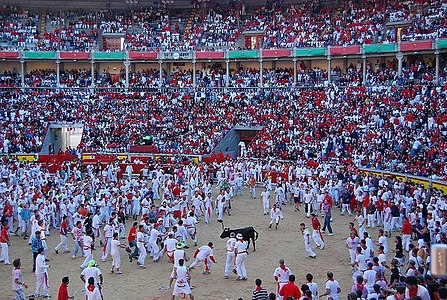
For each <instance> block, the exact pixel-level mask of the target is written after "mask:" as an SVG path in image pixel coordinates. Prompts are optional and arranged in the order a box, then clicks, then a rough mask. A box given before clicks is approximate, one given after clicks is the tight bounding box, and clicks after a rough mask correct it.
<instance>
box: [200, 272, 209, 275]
mask: <svg viewBox="0 0 447 300" xmlns="http://www.w3.org/2000/svg"><path fill="white" fill-rule="evenodd" d="M202 274H203V275H210V274H211V273H210V272H209V271H203V272H202Z"/></svg>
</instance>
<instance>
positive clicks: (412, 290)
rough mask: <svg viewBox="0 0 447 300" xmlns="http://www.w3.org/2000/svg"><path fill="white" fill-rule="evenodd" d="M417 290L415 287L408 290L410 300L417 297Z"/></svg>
mask: <svg viewBox="0 0 447 300" xmlns="http://www.w3.org/2000/svg"><path fill="white" fill-rule="evenodd" d="M418 288H419V287H418V286H417V285H416V288H414V289H408V290H409V292H410V299H411V298H413V297H415V296H417V294H418Z"/></svg>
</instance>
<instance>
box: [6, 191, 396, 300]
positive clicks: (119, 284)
mask: <svg viewBox="0 0 447 300" xmlns="http://www.w3.org/2000/svg"><path fill="white" fill-rule="evenodd" d="M259 190H260V189H258V191H259ZM215 194H216V192H215ZM246 195H248V190H246V189H244V196H238V197H236V198H235V200H234V202H233V211H232V215H231V216H225V217H224V222H225V226H229V227H231V228H238V227H244V226H249V225H252V226H254V227H255V229H256V230H257V231H258V232H259V239H258V241H257V242H256V246H257V251H256V252H252V251H251V250H253V248H252V245H250V253H249V256H248V258H247V261H246V266H247V273H248V281H236V278H237V276H236V275H234V274H231V275H230V279H227V280H226V279H224V276H223V271H224V267H225V256H226V251H225V243H226V240H222V239H220V238H219V236H220V233H221V231H222V230H221V224H220V223H218V222H217V221H216V216H215V215H214V216H213V220H212V222H211V224H208V225H207V224H205V222H204V221H202V222H200V224H199V225H198V239H199V242H198V244H199V246H201V245H203V244H206V243H207V242H209V241H213V242H214V244H215V249H214V255H215V257H216V259H217V264H216V265H213V266H212V269H211V274H210V275H202V268H203V265H199V266H198V267H196V268H195V269H194V270H192V280H191V283H192V285H194V286H195V287H196V288H195V289H193V294H194V296H195V298H196V299H198V300H202V299H216V300H217V299H219V300H220V299H229V300H230V299H231V300H236V299H238V298H239V297H241V298H243V299H245V300H246V299H251V292H252V290H253V289H254V280H255V279H256V278H261V279H262V280H263V286H264V287H265V288H266V289H267V290H268V291H269V292H274V291H275V281H274V278H273V272H274V270H275V268H276V267H277V265H278V260H279V259H280V258H284V259H285V262H286V265H287V266H288V267H289V268H291V269H292V271H293V272H294V274H295V275H296V277H297V280H296V283H297V284H299V285H301V284H302V283H305V282H306V279H305V275H306V274H307V273H308V272H310V273H312V274H313V275H314V279H315V282H316V283H317V284H318V290H319V293H323V292H324V284H325V282H326V275H325V274H326V272H327V271H332V272H333V273H334V275H335V279H336V280H338V281H339V283H340V285H341V289H342V293H341V294H340V296H341V299H344V298H345V295H346V294H347V292H348V290H350V289H351V287H352V279H351V278H352V277H351V268H350V266H349V255H348V250H347V249H346V248H345V246H344V241H345V239H346V237H348V227H347V223H348V222H349V221H351V220H352V219H353V217H349V216H346V215H345V216H343V217H341V216H339V213H338V212H337V211H335V212H334V214H333V215H334V220H333V222H332V227H333V229H334V236H327V235H325V236H324V238H325V242H326V248H325V249H323V250H319V249H315V248H316V247H315V245H314V244H313V243H312V248H313V249H314V251H315V252H316V253H317V258H316V259H312V258H309V257H308V255H307V253H306V251H305V248H304V242H303V236H302V234H301V232H300V230H299V224H300V223H301V222H305V223H306V224H308V226H309V227H310V219H307V218H306V217H305V215H304V213H303V209H301V211H300V212H294V208H293V205H286V206H284V207H283V213H284V220H283V221H282V223H281V224H280V226H279V228H278V230H275V229H269V228H268V224H269V220H270V218H269V216H264V215H263V213H262V204H261V200H260V197H259V195H258V197H257V199H254V200H253V199H249V198H248V196H246ZM272 196H273V195H272ZM320 222H321V223H323V220H322V219H321V217H320ZM131 223H132V221H130V220H129V221H128V222H127V224H126V227H127V228H126V229H128V228H129V227H130V226H131ZM51 233H52V234H51V236H50V237H49V238H48V241H47V243H48V247H49V259H50V262H49V264H50V268H49V271H48V273H49V278H50V281H49V282H50V294H51V295H52V297H53V299H57V290H58V288H59V285H60V282H61V278H62V277H63V276H69V277H70V285H69V293H70V295H72V294H73V292H75V291H77V296H76V299H85V296H84V295H85V294H84V292H83V283H82V282H81V280H80V279H79V275H80V273H81V270H80V268H79V265H80V264H81V263H82V261H83V258H82V257H79V255H78V258H76V259H72V253H67V254H64V253H59V254H58V255H56V254H55V253H54V251H53V248H54V247H55V246H56V245H57V244H58V243H59V240H60V239H59V234H58V232H57V231H56V230H52V232H51ZM372 235H373V237H374V239H376V236H377V229H375V230H374V232H372ZM126 236H127V235H126ZM124 241H126V242H127V240H123V242H124ZM12 243H13V245H12V246H11V247H10V248H9V249H10V250H9V257H10V261H11V262H12V261H13V260H14V259H15V258H21V260H22V270H23V277H24V281H25V282H27V283H28V285H29V288H28V290H26V293H27V294H32V293H34V290H35V284H36V276H35V274H33V273H32V272H31V271H32V252H31V246H29V245H28V243H27V241H25V240H23V239H22V238H20V237H15V236H14V237H12ZM391 243H392V241H391V240H389V245H391ZM189 244H190V245H193V243H192V241H191V242H189ZM69 248H70V251H72V250H73V240H72V239H71V238H70V239H69ZM97 248H100V247H99V246H97ZM194 250H195V248H194V247H191V248H190V249H187V250H186V251H187V255H188V256H189V257H190V258H191V260H190V262H189V263H191V262H192V256H193V253H194ZM93 254H94V258H95V260H96V261H97V262H98V263H99V268H100V269H101V271H102V272H103V276H104V286H103V291H104V299H124V298H125V297H127V299H154V300H155V299H170V297H171V293H172V290H168V291H166V290H159V287H160V286H162V285H167V284H168V283H169V275H170V272H171V270H172V265H171V264H170V263H169V262H168V260H167V258H166V256H165V257H164V258H163V260H162V261H160V262H157V263H154V262H152V261H151V260H150V257H149V256H148V258H147V259H146V267H147V268H146V269H141V268H139V267H137V265H136V263H135V261H134V262H133V263H130V262H129V260H128V259H127V255H126V253H125V251H124V249H123V251H122V252H121V261H122V271H123V272H124V274H123V275H116V274H110V267H111V258H110V256H109V258H108V260H107V262H105V263H103V262H101V259H100V256H101V254H100V250H96V251H93ZM11 271H12V266H5V265H3V264H1V265H0V281H1V282H2V283H3V284H2V285H1V287H0V299H12V298H13V293H12V280H11ZM177 298H180V297H177Z"/></svg>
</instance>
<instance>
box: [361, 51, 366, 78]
mask: <svg viewBox="0 0 447 300" xmlns="http://www.w3.org/2000/svg"><path fill="white" fill-rule="evenodd" d="M362 59H363V85H366V55H362Z"/></svg>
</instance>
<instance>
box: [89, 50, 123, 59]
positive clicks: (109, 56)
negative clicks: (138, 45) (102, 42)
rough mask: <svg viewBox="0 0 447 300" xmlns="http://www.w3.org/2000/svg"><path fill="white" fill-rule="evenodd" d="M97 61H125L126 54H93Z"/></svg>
mask: <svg viewBox="0 0 447 300" xmlns="http://www.w3.org/2000/svg"><path fill="white" fill-rule="evenodd" d="M93 57H94V58H95V60H124V59H125V57H126V54H125V53H124V52H99V51H97V52H95V53H94V54H93Z"/></svg>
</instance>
